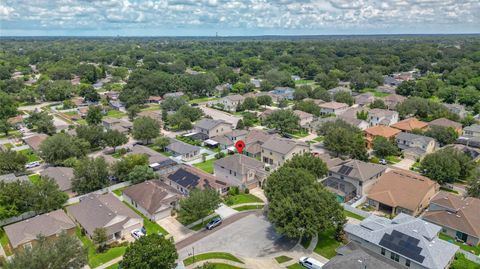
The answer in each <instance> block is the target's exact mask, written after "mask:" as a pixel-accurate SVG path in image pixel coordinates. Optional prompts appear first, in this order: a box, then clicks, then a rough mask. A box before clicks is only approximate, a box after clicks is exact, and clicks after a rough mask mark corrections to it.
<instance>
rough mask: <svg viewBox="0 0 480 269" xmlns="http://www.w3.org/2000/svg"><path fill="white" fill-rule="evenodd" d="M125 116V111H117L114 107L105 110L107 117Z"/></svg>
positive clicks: (117, 117)
mask: <svg viewBox="0 0 480 269" xmlns="http://www.w3.org/2000/svg"><path fill="white" fill-rule="evenodd" d="M125 116H127V114H126V113H123V112H122V111H118V110H115V109H112V110H109V111H108V112H107V117H112V118H116V119H119V118H123V117H125Z"/></svg>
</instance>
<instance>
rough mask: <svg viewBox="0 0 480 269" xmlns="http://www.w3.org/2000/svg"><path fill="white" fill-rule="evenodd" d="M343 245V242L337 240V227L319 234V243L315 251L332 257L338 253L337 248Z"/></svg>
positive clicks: (326, 256) (329, 257)
mask: <svg viewBox="0 0 480 269" xmlns="http://www.w3.org/2000/svg"><path fill="white" fill-rule="evenodd" d="M341 245H342V243H341V242H338V241H337V240H335V229H330V230H326V231H325V232H323V233H319V234H318V243H317V245H316V246H315V249H314V251H315V253H318V254H320V255H322V256H323V257H325V258H327V259H331V258H333V257H335V255H336V254H337V253H336V252H335V250H336V249H337V248H338V247H340V246H341Z"/></svg>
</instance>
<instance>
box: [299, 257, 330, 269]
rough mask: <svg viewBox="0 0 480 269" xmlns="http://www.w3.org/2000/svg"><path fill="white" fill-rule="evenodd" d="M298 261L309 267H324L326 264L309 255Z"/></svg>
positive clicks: (309, 268)
mask: <svg viewBox="0 0 480 269" xmlns="http://www.w3.org/2000/svg"><path fill="white" fill-rule="evenodd" d="M298 263H300V264H301V265H303V266H304V267H306V268H308V269H322V267H323V265H324V264H323V263H321V262H319V261H317V260H315V259H313V258H309V257H301V258H300V259H299V260H298Z"/></svg>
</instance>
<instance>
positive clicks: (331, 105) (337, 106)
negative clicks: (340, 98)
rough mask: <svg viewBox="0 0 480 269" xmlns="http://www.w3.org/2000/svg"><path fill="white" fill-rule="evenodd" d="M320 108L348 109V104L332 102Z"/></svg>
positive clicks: (321, 105)
mask: <svg viewBox="0 0 480 269" xmlns="http://www.w3.org/2000/svg"><path fill="white" fill-rule="evenodd" d="M318 106H319V107H320V108H329V109H339V108H345V107H348V104H345V103H339V102H334V101H332V102H328V103H323V104H320V105H318Z"/></svg>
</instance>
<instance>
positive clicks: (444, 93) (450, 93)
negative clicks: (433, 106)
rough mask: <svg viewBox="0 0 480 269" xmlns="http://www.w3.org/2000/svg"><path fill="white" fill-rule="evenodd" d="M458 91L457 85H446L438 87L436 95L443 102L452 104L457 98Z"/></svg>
mask: <svg viewBox="0 0 480 269" xmlns="http://www.w3.org/2000/svg"><path fill="white" fill-rule="evenodd" d="M458 92H459V89H458V87H455V86H448V87H442V88H440V89H439V90H438V91H437V93H436V95H437V96H438V97H439V98H440V99H442V100H443V102H445V103H448V104H453V103H455V101H456V100H457V93H458Z"/></svg>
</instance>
